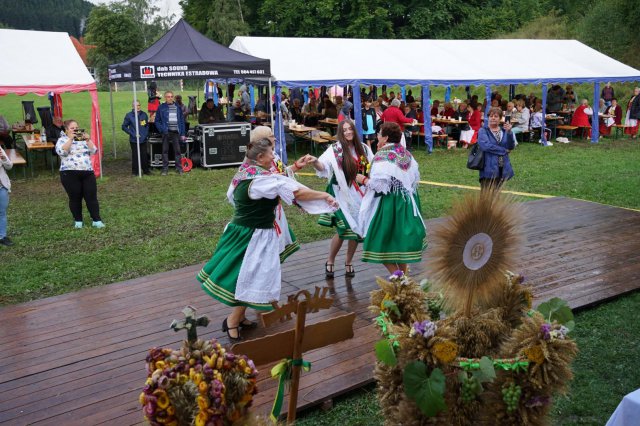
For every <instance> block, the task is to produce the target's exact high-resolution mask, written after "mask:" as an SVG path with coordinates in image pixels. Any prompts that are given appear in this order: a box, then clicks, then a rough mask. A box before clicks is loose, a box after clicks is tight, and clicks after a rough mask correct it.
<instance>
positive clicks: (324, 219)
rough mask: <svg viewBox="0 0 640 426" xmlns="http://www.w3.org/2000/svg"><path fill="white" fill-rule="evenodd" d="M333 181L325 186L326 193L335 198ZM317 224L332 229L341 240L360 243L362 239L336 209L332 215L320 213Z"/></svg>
mask: <svg viewBox="0 0 640 426" xmlns="http://www.w3.org/2000/svg"><path fill="white" fill-rule="evenodd" d="M332 182H333V180H332V181H331V182H329V185H327V189H326V190H325V192H327V193H328V194H329V195H331V196H332V197H334V198H335V196H336V194H335V193H334V192H333V184H332ZM318 224H319V225H322V226H328V227H334V228H336V231H337V232H338V237H339V238H340V239H341V240H356V241H358V242H362V237H360V235H358V234H356V233H355V232H353V231H352V230H351V227H350V226H349V222H347V219H345V217H344V214H342V210H340V209H338V210H336V211H335V212H333V213H322V214H321V215H320V217H319V218H318Z"/></svg>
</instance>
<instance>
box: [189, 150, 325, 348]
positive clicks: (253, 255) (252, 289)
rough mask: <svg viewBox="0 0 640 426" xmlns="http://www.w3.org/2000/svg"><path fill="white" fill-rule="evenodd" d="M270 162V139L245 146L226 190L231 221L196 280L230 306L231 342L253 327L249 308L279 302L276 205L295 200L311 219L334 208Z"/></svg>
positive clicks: (227, 320)
mask: <svg viewBox="0 0 640 426" xmlns="http://www.w3.org/2000/svg"><path fill="white" fill-rule="evenodd" d="M273 161H274V155H273V148H272V144H271V141H269V140H268V139H260V140H257V141H254V142H250V143H249V145H247V152H246V158H245V161H244V163H243V164H242V165H241V166H240V168H239V169H238V172H237V173H236V174H235V176H234V177H233V180H232V181H231V184H230V185H229V190H228V191H227V198H228V200H229V202H230V203H231V204H233V206H234V214H233V219H232V220H231V222H230V223H229V224H228V225H227V227H226V228H225V230H224V232H223V234H222V236H221V237H220V241H219V242H218V246H217V247H216V250H215V252H214V254H213V257H212V258H211V260H210V261H209V262H207V264H206V265H205V266H204V267H203V268H202V270H201V271H200V273H199V274H198V276H197V279H198V281H200V283H202V289H203V290H204V291H205V292H206V293H207V294H209V295H210V296H211V297H213V298H214V299H216V300H218V301H220V302H222V303H224V304H225V305H227V306H231V307H233V310H232V312H231V314H230V315H229V316H228V317H227V318H225V320H224V322H223V323H222V331H224V332H226V333H227V335H228V337H229V339H230V340H231V341H237V340H241V339H242V336H241V334H240V330H241V329H242V328H245V329H246V328H254V327H255V326H256V323H255V322H253V321H250V320H248V319H247V318H246V317H245V312H246V309H247V307H251V308H254V309H256V310H262V311H269V310H271V309H273V306H272V302H273V301H277V300H278V299H279V298H280V290H281V286H282V280H281V269H280V255H279V250H278V247H279V238H278V234H277V231H276V228H275V225H274V223H275V221H276V209H277V207H278V204H279V202H280V201H284V202H285V203H287V204H291V203H293V202H294V201H295V202H296V204H297V205H299V206H300V207H301V208H303V209H304V210H306V211H307V212H309V213H313V214H318V213H326V212H332V211H334V210H335V209H336V207H337V204H336V201H335V199H334V198H333V197H332V196H331V195H329V194H327V193H325V192H319V191H314V190H311V189H309V188H307V187H306V186H304V185H301V184H299V183H298V182H296V181H295V180H293V179H291V178H288V177H286V176H283V175H281V174H279V173H274V172H272V171H271V167H272V164H273Z"/></svg>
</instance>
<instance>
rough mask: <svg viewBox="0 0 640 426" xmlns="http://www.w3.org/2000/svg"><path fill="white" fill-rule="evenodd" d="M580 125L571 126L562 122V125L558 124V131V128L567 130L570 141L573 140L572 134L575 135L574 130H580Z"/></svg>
mask: <svg viewBox="0 0 640 426" xmlns="http://www.w3.org/2000/svg"><path fill="white" fill-rule="evenodd" d="M578 129H579V127H578V126H569V125H565V124H562V125H560V126H556V131H558V130H566V131H568V132H569V141H571V136H573V132H574V131H576V130H578ZM556 137H558V135H556Z"/></svg>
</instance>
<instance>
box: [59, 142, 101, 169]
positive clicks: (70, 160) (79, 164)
mask: <svg viewBox="0 0 640 426" xmlns="http://www.w3.org/2000/svg"><path fill="white" fill-rule="evenodd" d="M68 140H69V136H67V135H66V134H63V135H61V136H60V139H58V142H57V143H56V153H57V154H58V155H59V156H60V171H61V172H63V171H66V170H82V171H89V172H91V171H93V165H92V164H91V155H93V154H95V153H96V152H97V151H98V149H97V148H96V147H95V146H94V147H93V149H89V145H88V144H87V141H84V140H82V141H76V140H74V141H73V142H71V146H70V147H69V151H68V152H67V151H65V150H64V149H62V145H64V144H65V143H67V141H68Z"/></svg>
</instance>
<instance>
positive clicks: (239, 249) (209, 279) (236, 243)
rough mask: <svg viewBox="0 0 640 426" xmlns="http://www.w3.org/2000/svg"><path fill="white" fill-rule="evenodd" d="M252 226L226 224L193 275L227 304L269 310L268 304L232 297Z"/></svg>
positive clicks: (210, 292) (218, 299)
mask: <svg viewBox="0 0 640 426" xmlns="http://www.w3.org/2000/svg"><path fill="white" fill-rule="evenodd" d="M253 231H254V228H248V227H246V226H240V225H235V224H233V223H230V224H228V225H227V228H226V229H225V230H224V232H223V233H222V236H221V237H220V241H219V242H218V246H217V247H216V251H215V252H214V253H213V257H211V260H209V261H208V262H207V264H206V265H204V267H203V268H202V270H201V271H200V272H199V273H198V276H197V277H196V278H197V280H198V281H200V283H202V289H203V290H204V291H205V292H206V293H207V294H208V295H209V296H211V297H213V298H214V299H216V300H217V301H219V302H222V303H224V304H225V305H227V306H247V307H249V308H253V309H256V310H260V311H270V310H272V309H273V306H272V305H271V304H270V303H265V304H256V303H249V302H242V301H240V300H236V299H235V297H234V295H235V292H236V283H237V281H238V275H240V267H241V266H242V261H243V259H244V255H245V252H246V251H247V247H248V246H249V242H250V241H251V237H252V236H253Z"/></svg>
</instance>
